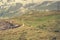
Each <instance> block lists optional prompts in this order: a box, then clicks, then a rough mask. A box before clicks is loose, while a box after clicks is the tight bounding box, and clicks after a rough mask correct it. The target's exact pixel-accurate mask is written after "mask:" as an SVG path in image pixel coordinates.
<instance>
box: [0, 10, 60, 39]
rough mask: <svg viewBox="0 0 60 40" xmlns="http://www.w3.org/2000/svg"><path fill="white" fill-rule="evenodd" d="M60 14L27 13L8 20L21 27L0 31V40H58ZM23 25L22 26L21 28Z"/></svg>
mask: <svg viewBox="0 0 60 40" xmlns="http://www.w3.org/2000/svg"><path fill="white" fill-rule="evenodd" d="M59 17H60V12H40V11H29V10H28V12H26V14H24V15H22V16H21V17H15V18H11V19H8V20H10V21H12V20H14V22H15V23H18V24H20V25H22V26H21V27H18V28H15V29H7V30H4V31H3V30H1V31H0V40H59V38H60V36H59V35H60V18H59ZM23 25H24V26H23Z"/></svg>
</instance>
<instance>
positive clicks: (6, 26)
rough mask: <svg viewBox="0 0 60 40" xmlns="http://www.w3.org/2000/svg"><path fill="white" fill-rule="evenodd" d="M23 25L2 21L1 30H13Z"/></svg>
mask: <svg viewBox="0 0 60 40" xmlns="http://www.w3.org/2000/svg"><path fill="white" fill-rule="evenodd" d="M20 26H21V25H18V24H13V23H10V22H8V21H0V30H6V29H13V28H17V27H20Z"/></svg>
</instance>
